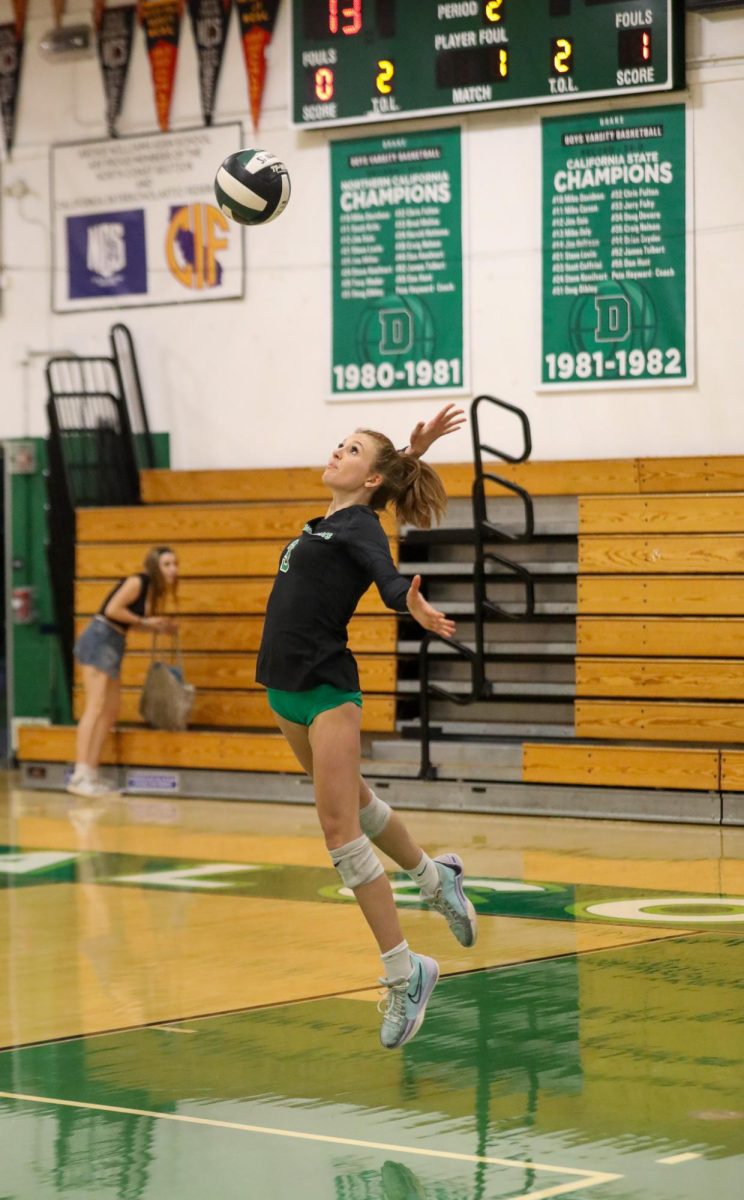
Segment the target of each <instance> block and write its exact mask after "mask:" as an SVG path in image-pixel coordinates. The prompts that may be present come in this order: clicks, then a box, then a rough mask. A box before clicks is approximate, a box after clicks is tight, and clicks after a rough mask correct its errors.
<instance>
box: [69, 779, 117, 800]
mask: <svg viewBox="0 0 744 1200" xmlns="http://www.w3.org/2000/svg"><path fill="white" fill-rule="evenodd" d="M65 791H66V792H69V793H70V794H71V795H72V796H86V797H88V798H92V797H95V796H108V795H109V794H110V793H109V791H108V788H106V787H104V786H103V785H102V784H100V783H99V782H98V780H96V779H88V778H87V777H86V776H83V777H82V779H80V778H78V777H77V776H75V775H73V776H72V779H71V780H70V782H69V783H68V784H67V787H66V788H65Z"/></svg>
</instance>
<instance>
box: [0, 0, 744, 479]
mask: <svg viewBox="0 0 744 1200" xmlns="http://www.w3.org/2000/svg"><path fill="white" fill-rule="evenodd" d="M3 4H7V0H0V20H2V21H7V20H9V19H10V8H9V5H8V7H7V11H6V10H5V9H3V8H2V5H3ZM289 7H290V6H289V0H282V5H281V8H280V13H279V19H278V22H277V28H276V30H275V34H274V41H273V44H272V47H271V51H270V53H271V61H270V66H269V78H268V82H267V88H266V93H265V96H264V109H263V115H262V121H261V129H260V134H259V135H258V137H257V138H254V139H253V140H254V144H258V145H263V146H266V147H268V148H270V149H271V150H273V151H274V152H275V153H277V154H278V155H279V156H280V157H282V158H283V159H284V160H285V161H286V162H287V164H288V166H289V168H290V173H291V177H292V185H293V195H292V199H291V202H290V205H289V207H288V209H287V211H286V213H284V214H283V216H282V217H281V218H280V219H279V220H278V221H276V222H275V223H273V224H271V225H269V226H267V227H266V228H265V229H258V230H251V231H249V232H248V235H247V275H246V295H245V299H244V300H242V301H233V302H225V303H213V304H199V305H188V304H184V305H181V306H174V307H165V308H151V309H147V308H142V309H126V310H123V311H122V314H121V319H123V320H124V321H126V323H127V324H128V325H129V326H130V328H131V330H132V333H133V335H134V339H135V345H136V347H137V352H138V355H139V359H140V370H141V375H142V379H143V382H144V386H145V392H146V397H147V402H148V405H149V411H150V418H151V424H152V426H153V428H155V429H165V430H169V431H170V433H171V435H172V453H173V465H174V466H177V467H199V466H204V467H237V466H259V465H267V466H279V465H303V464H315V463H320V462H323V461H324V460H325V458H326V455H327V452H328V449H329V448H330V446H332V445H334V444H335V442H336V441H337V440H338V438H339V437H340V436H343V435H344V434H346V433H347V432H349V431H350V430H351V429H353V428H355V427H356V426H357V425H359V424H361V423H363V424H365V425H367V426H370V427H381V428H383V429H385V430H386V431H387V432H389V433H390V435H391V436H392V437H393V439H394V440H396V441H403V440H405V437H406V435H407V433H408V431H409V430H410V428H411V425H412V424H413V423H414V422H415V421H417V420H419V419H420V418H422V417H426V416H427V414H429V413H430V412H432V411H433V410H434V408H435V407H436V403H435V402H434V401H425V400H420V399H417V400H387V401H380V400H377V401H374V400H366V401H361V400H353V401H348V402H346V401H344V402H343V403H338V402H335V403H328V402H327V400H326V399H325V396H326V387H327V377H328V361H329V354H330V349H329V347H330V215H329V163H328V150H327V146H328V142H329V139H330V138H331V137H336V138H337V137H344V136H364V135H367V134H369V135H372V134H378V133H380V132H382V131H383V130H387V131H389V130H390V129H391V126H390V125H385V126H369V127H365V128H364V129H359V128H356V129H351V128H350V129H348V130H333V131H322V130H317V131H315V132H312V133H310V132H302V131H296V130H293V129H291V128H290V126H289V87H290V70H289V62H290V46H289ZM50 13H51V5H50V4H49V2H48V0H31V4H30V15H29V21H28V26H27V43H26V58H25V63H24V68H23V77H22V81H21V93H20V100H19V111H18V123H17V135H16V147H15V150H14V152H13V157H12V160H11V161H10V162H8V161H5V162H3V163H2V174H1V176H0V183H1V185H2V210H1V213H0V220H1V223H2V262H3V271H2V297H1V304H2V310H1V312H0V379H1V380H2V390H1V392H0V437H20V436H26V435H39V434H43V433H44V432H45V417H44V401H45V396H44V382H43V369H42V368H43V361H44V360H43V357H42V358H39V357H37V355H38V353H39V352H43V351H46V350H62V349H70V350H74V351H76V352H80V353H86V352H87V353H101V352H102V351H103V349H104V347H105V346H106V345H107V335H108V330H109V327H110V326H111V324H112V323H113V321H114V320H116V319H117V314H116V313H114V312H111V311H107V312H98V313H74V314H65V315H60V314H53V313H52V312H51V311H50V278H49V262H50V229H49V224H50V217H49V195H48V176H49V166H48V151H49V146H50V145H51V144H54V143H58V142H69V141H79V140H83V139H86V138H90V139H98V138H102V137H105V134H106V131H105V124H104V101H103V91H102V85H101V81H100V72H99V67H98V62H97V60H96V59H95V58H92V59H90V60H87V61H84V62H78V63H50V62H47V61H45V60H43V59H42V58H41V56H40V54H39V52H38V49H37V46H38V41H39V38H40V36H41V35H42V33H43V32H44V31H45V30H46V29H48V28H49V26H50V25H51V16H50ZM89 13H90V6H89V5H87V4H86V5H81V4H80V3H79V0H68V13H67V16H66V18H65V20H66V22H68V23H74V22H75V21H81V20H85V21H87V20H88V19H89ZM232 21H233V25H232V28H231V30H230V37H229V41H228V46H227V52H226V58H225V63H224V66H223V75H222V79H221V81H220V85H219V91H218V94H217V106H216V112H215V120H216V121H227V120H234V119H236V118H238V119H241V120H243V122H244V127H245V130H246V135H247V136H246V140H248V141H249V140H251V138H252V137H253V135H251V134H250V133H249V131H250V128H251V127H250V118H249V116H248V114H247V85H246V76H245V70H244V66H243V59H242V50H241V47H240V44H239V39H238V37H237V27H236V24H235V15H234V14H233V16H232ZM688 63H689V69H688V80H689V90H688V92H687V95H686V101H687V105H688V114H689V115H688V120H689V122H690V124H691V127H692V136H693V147H694V148H693V158H692V170H693V172H694V225H695V299H694V303H695V306H696V310H697V311H696V338H695V356H696V370H697V381H696V383H695V384H694V385H692V386H689V387H680V388H678V389H677V388H672V389H670V388H657V389H654V388H648V389H645V388H644V389H642V390H637V391H630V390H628V391H620V390H618V391H600V390H597V391H594V390H591V391H580V392H575V393H573V392H568V393H540V392H538V391H537V390H536V382H537V377H538V371H539V361H540V354H541V346H540V326H539V314H540V254H539V245H540V171H541V156H540V118H541V116H543V115H555V114H556V112H557V111H563V112H565V110H563V109H561V110H558V109H556V108H555V107H551V108H547V107H546V108H545V109H531V110H527V109H512V110H507V111H504V112H491V113H479V114H476V115H473V116H467V117H462V118H461V120H460V118H458V117H457V115H455V116H454V118H453V117H448V118H446V120H445V119H442V120H440V121H439V122H437V121H432V122H429V123H428V124H430V125H431V124H433V125H436V124H437V123H440V124H452V123H453V120H460V123H461V125H462V128H463V154H464V172H465V182H466V188H467V196H468V201H467V208H466V222H467V226H468V230H467V233H468V244H469V262H468V264H467V273H468V276H469V286H468V295H467V297H466V307H467V311H468V316H469V321H470V330H471V382H472V387H473V394H477V393H478V392H480V391H488V392H491V393H493V394H496V395H499V396H502V397H503V398H504V399H506V400H509V401H511V402H513V403H517V404H520V405H522V406H523V407H524V408H526V410H527V412H528V413H529V416H530V418H531V421H532V424H533V440H534V455H533V456H534V457H535V458H544V459H549V458H567V457H572V458H574V457H575V458H591V457H596V458H603V457H616V456H622V457H626V456H634V455H655V454H730V453H740V454H741V453H744V416H743V415H742V385H741V382H740V371H739V360H740V356H741V350H742V342H743V341H744V339H743V337H742V317H743V315H744V282H743V279H744V216H743V215H742V213H743V203H742V201H743V197H744V8H743V9H742V11H741V12H736V13H729V14H717V15H715V16H713V17H707V18H702V17H699V16H697V15H690V16H688ZM196 80H197V64H196V55H195V52H194V48H193V41H192V36H191V28H190V22H189V21H188V18H184V22H183V26H182V33H181V49H180V58H179V65H178V73H177V78H176V87H175V93H174V100H173V106H172V111H171V128H172V129H179V128H186V127H189V126H193V125H195V124H199V123H200V122H201V115H200V108H199V97H198V89H197V85H196ZM669 99H670V101H671V102H679V99H680V97H679V95H673V96H671V97H669ZM659 102H662V103H663V100H662V101H660V100H659V97H658V95H657V96H652V97H650V98H649V97H646V98H642V99H641V100H640V101H636V102H634V103H639V104H640V105H641V106H643V105H644V104H656V103H659ZM627 103H628V102H626V104H627ZM586 107H590V106H586ZM591 107H592V108H598V107H599V108H608V107H612V104H610V103H606V102H602V103H600V104H599V105H596V104H595V105H593V106H591ZM425 124H426V123H424V122H421V121H418V122H404V123H403V124H402V125H401V127H400V128H401V129H402V128H413V129H415V128H423V127H425ZM155 128H156V120H155V109H154V101H153V95H152V88H151V83H150V73H149V64H148V61H147V57H146V54H145V49H144V35H143V33H142V31H141V30H140V29H137V30H136V31H135V51H134V54H133V59H132V64H131V68H130V76H129V81H128V85H127V91H126V95H125V104H124V111H123V114H122V118H121V120H120V123H119V131H120V133H121V134H133V133H149V132H152V131H153V130H154V129H155ZM396 128H397V126H396ZM432 457H433V458H435V459H436V458H439V459H447V460H462V459H467V458H469V457H470V450H469V442H468V438H467V435H466V434H465V433H462V434H460V435H457V436H456V437H453V438H451V439H449V442H448V443H446V444H442V445H441V447H440V449H439V452H438V453H432Z"/></svg>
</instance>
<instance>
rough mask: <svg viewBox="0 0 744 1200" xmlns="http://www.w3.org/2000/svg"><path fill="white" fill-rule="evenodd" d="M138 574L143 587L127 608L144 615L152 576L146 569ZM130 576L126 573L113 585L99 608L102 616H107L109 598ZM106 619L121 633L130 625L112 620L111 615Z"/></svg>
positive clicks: (140, 615) (99, 613)
mask: <svg viewBox="0 0 744 1200" xmlns="http://www.w3.org/2000/svg"><path fill="white" fill-rule="evenodd" d="M138 575H139V578H140V579H141V581H142V589H141V591H140V594H139V596H138V597H137V599H136V600H134V601H133V602H132V604H128V605H127V608H128V609H129V611H130V612H133V613H136V614H137V616H138V617H144V615H145V604H146V602H147V593H148V591H149V590H150V576H149V575H148V574H147V573H146V572H145V571H140V572H139V573H138ZM129 578H130V576H129V575H125V576H124V578H123V579H120V580H119V582H118V583H115V584H114V586H113V587H112V589H111V591H110V592H109V594H108V596H107V597H106V599H105V600H104V602H103V604H102V605H101V607H100V608H99V610H98V615H99V616H101V617H103V616H106V605H107V604H108V602H109V600H110V599H111V597H112V596H115V595H116V593H117V592H118V590H119V588H120V587H121V585H122V584H123V583H126V581H127V579H129ZM106 620H107V621H109V622H110V623H111V624H112V625H113V626H114V628H115V629H118V630H119V632H120V633H126V632H127V630H128V628H129V626H128V625H120V624H119V622H118V621H112V620H111V617H106Z"/></svg>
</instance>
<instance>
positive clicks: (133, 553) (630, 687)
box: [19, 456, 744, 791]
mask: <svg viewBox="0 0 744 1200" xmlns="http://www.w3.org/2000/svg"><path fill="white" fill-rule="evenodd" d="M437 469H438V470H439V472H440V474H441V475H442V478H443V480H444V483H445V487H446V489H447V492H448V495H449V496H450V498H452V499H465V498H467V497H469V495H470V490H471V484H472V467H471V465H470V464H446V465H443V466H442V465H441V464H440V465H438V466H437ZM494 470H496V471H497V472H498V473H499V474H501V475H502V476H503V477H505V478H509V479H512V480H513V481H514V482H517V483H519V484H521V485H522V486H524V487H526V488H527V489H528V491H529V492H530V493H531V494H532V495H533V496H535V497H540V496H545V497H550V496H569V497H570V496H577V497H578V511H579V575H578V581H577V619H576V646H577V658H576V704H575V733H576V738H575V740H572V741H562V742H555V743H551V742H549V741H544V742H540V743H535V742H526V744H525V745H524V748H523V766H522V778H523V781H524V782H525V783H541V784H565V785H571V786H582V785H593V786H596V785H602V786H612V787H639V788H666V789H672V790H674V789H680V790H702V791H716V790H732V791H733V790H736V789H737V788H738V789H739V790H742V791H744V687H742V684H744V587H742V583H743V582H744V580H743V579H742V575H744V458H739V457H733V456H720V457H710V458H673V459H669V458H657V459H631V460H597V461H579V460H577V461H571V462H527V463H522V464H517V465H515V466H512V465H506V464H501V463H499V464H498V465H494ZM488 492H489V494H492V495H498V494H499V492H500V489H499V488H498V487H497V486H496V485H490V484H489V486H488ZM142 493H143V498H144V500H145V503H144V505H143V506H142V507H139V508H136V509H104V510H92V509H86V510H81V511H79V513H78V549H77V576H78V578H77V592H76V597H77V603H76V609H77V613H78V618H77V627H78V629H80V628H82V626H83V625H84V624H85V623H86V621H87V620H88V619H89V616H90V614H91V613H92V612H93V611H95V609H96V608H97V607H98V605H99V604H100V601H101V598H102V596H103V595H104V594H105V591H106V589H107V587H108V586H109V584H110V581H113V580H114V579H116V578H118V577H120V576H121V575H124V574H127V573H129V572H131V571H134V570H137V569H138V567H139V565H140V563H141V561H142V558H143V556H144V553H145V552H146V550H147V549H148V548H149V546H150V545H152V544H157V543H160V542H162V543H168V544H170V543H172V544H174V545H175V547H176V548H177V550H178V554H179V558H180V563H181V584H180V611H181V617H180V627H181V641H182V646H183V650H184V655H185V665H186V672H187V677H188V678H190V679H191V680H192V681H193V682H194V683H195V685H196V687H197V689H198V699H197V706H196V710H195V717H194V720H195V722H196V724H197V725H198V726H199V727H200V728H198V729H194V730H189V731H187V732H186V733H183V734H163V733H160V732H157V731H153V730H147V729H144V728H142V727H138V715H137V711H136V709H137V700H138V690H139V687H140V685H141V681H142V679H143V678H144V673H145V670H146V667H147V662H148V646H149V641H150V639H149V636H148V635H146V634H144V633H135V634H133V635H131V642H130V652H129V653H128V655H127V658H126V660H125V667H124V672H123V679H122V682H123V712H122V724H123V727H122V728H121V729H120V730H119V731H117V732H116V733H115V734H114V735H112V737H111V739H110V740H109V743H108V746H107V759H108V761H117V762H119V763H122V764H132V765H140V766H147V765H153V766H156V765H159V766H171V767H181V768H186V767H195V768H196V767H200V768H206V769H215V770H216V769H223V770H240V771H277V770H279V771H292V772H294V771H296V770H297V769H298V768H297V764H296V763H295V761H294V759H293V757H292V755H291V753H290V752H289V751H288V748H287V747H286V745H285V743H284V741H283V739H282V738H281V737H280V736H279V735H277V734H276V733H274V732H272V731H273V729H274V724H273V718H272V716H271V714H270V712H269V710H268V707H267V706H266V702H265V699H264V695H263V690H262V689H260V688H257V687H256V685H255V684H254V683H253V666H254V660H255V653H256V650H257V648H258V643H259V640H260V632H261V626H262V613H263V611H264V607H265V601H266V597H267V595H268V591H269V589H270V586H271V580H272V577H273V574H274V571H275V569H276V564H277V561H278V557H279V554H280V552H281V549H282V548H283V546H284V544H285V543H286V541H287V540H288V539H289V538H291V537H292V536H296V534H297V532H298V531H299V529H301V528H302V525H303V524H304V521H305V520H307V519H308V518H309V517H311V516H313V515H317V513H318V512H319V511H322V507H323V505H324V503H325V501H326V499H327V493H326V491H325V489H324V487H323V486H322V484H321V482H320V470H316V469H311V468H298V469H295V470H285V469H275V470H245V471H162V470H159V471H145V472H143V473H142ZM386 531H387V532H388V534H389V536H390V537H391V542H392V546H393V549H394V551H395V550H396V547H397V533H398V531H397V530H396V528H395V526H394V524H393V522H392V521H390V520H389V519H388V520H386ZM396 644H397V629H396V618H395V617H394V616H393V615H391V614H388V613H387V610H385V609H384V606H383V605H382V604H381V602H380V600H379V597H378V596H377V594H376V591H375V590H374V589H373V590H371V591H370V592H369V593H368V594H367V596H366V597H365V598H364V600H363V602H362V605H361V607H360V611H359V614H358V615H357V617H355V619H354V621H353V622H352V625H351V629H350V645H351V647H352V649H353V650H354V652H355V653H356V654H357V656H358V660H359V665H360V673H361V676H362V686H363V688H364V690H365V708H364V722H365V729H366V730H367V731H368V732H370V733H382V734H387V735H390V734H392V733H393V731H394V729H395V712H396ZM79 704H80V697H79V695H77V696H76V709H77V710H79ZM237 730H241V732H237ZM73 736H74V730H72V729H63V728H55V729H53V730H48V729H39V728H26V729H22V730H21V736H20V747H19V758H20V759H21V760H23V761H57V762H61V761H71V759H72V757H73ZM739 745H741V746H742V749H741V750H739V749H737V746H739Z"/></svg>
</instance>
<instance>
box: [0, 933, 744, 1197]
mask: <svg viewBox="0 0 744 1200" xmlns="http://www.w3.org/2000/svg"><path fill="white" fill-rule="evenodd" d="M234 953H235V954H240V946H239V945H236V946H235V947H234ZM743 963H744V936H742V937H739V936H736V935H735V934H729V933H725V932H721V931H715V932H704V933H695V934H680V935H679V936H677V937H673V938H667V939H665V940H659V941H649V942H646V943H645V944H642V945H627V946H623V947H619V948H613V949H611V950H598V951H594V952H591V953H586V954H583V955H569V956H565V957H562V958H555V959H549V960H546V961H541V962H533V963H525V964H522V965H519V966H512V967H505V968H501V969H497V970H481V971H474V972H471V973H468V974H461V975H451V976H449V977H447V978H444V979H443V980H442V981H441V983H440V985H439V987H438V988H437V990H436V991H435V993H434V998H433V999H432V1002H431V1004H430V1007H429V1011H428V1014H427V1019H426V1022H425V1024H424V1027H423V1029H422V1031H421V1032H420V1034H419V1035H418V1037H417V1038H416V1040H415V1041H413V1042H412V1043H410V1044H409V1045H408V1046H406V1047H404V1048H403V1050H402V1051H401V1052H398V1053H386V1052H384V1051H382V1050H381V1049H380V1048H379V1046H378V1044H377V1041H376V1031H377V1027H378V1023H379V1016H378V1014H377V1012H376V1008H375V1005H374V1003H372V1002H371V1001H369V1000H368V999H360V998H352V997H336V998H328V999H316V1000H312V1001H306V1002H302V1003H294V1004H288V1005H276V1006H273V1007H269V1008H264V1009H258V1010H254V1011H250V1012H243V1013H235V1014H230V1015H225V1016H214V1017H208V1018H204V1019H197V1020H187V1021H182V1022H178V1023H174V1024H169V1025H167V1026H160V1027H148V1028H143V1029H138V1030H131V1031H127V1032H122V1033H111V1034H104V1035H100V1036H94V1037H87V1038H73V1039H70V1040H66V1041H58V1042H54V1043H51V1044H44V1045H38V1046H27V1047H25V1048H21V1049H17V1050H6V1051H4V1052H3V1053H1V1054H0V1092H1V1093H2V1097H1V1098H0V1146H1V1148H2V1159H1V1163H0V1197H2V1200H53V1198H59V1197H69V1198H73V1197H75V1198H77V1197H80V1198H83V1197H85V1198H88V1197H90V1198H91V1200H175V1198H179V1200H197V1198H199V1200H202V1198H205V1197H214V1198H215V1200H233V1198H235V1200H237V1198H238V1197H240V1198H244V1197H246V1198H251V1200H254V1198H255V1200H295V1198H297V1200H422V1198H424V1200H506V1198H507V1197H519V1196H529V1197H531V1198H532V1200H542V1198H547V1197H549V1196H557V1195H567V1196H568V1195H570V1196H574V1195H575V1196H578V1197H586V1198H587V1200H740V1198H741V1197H742V1195H744V1022H743V1021H742V1008H743V1005H742V998H743V997H742V986H741V978H742V965H743ZM250 969H251V967H250V963H248V964H246V970H248V971H250ZM288 969H291V963H288Z"/></svg>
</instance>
